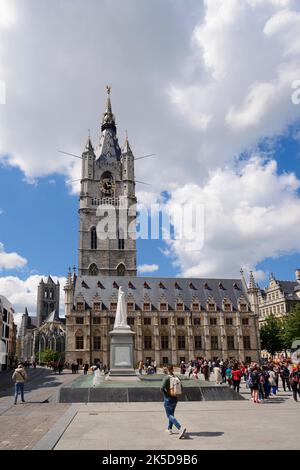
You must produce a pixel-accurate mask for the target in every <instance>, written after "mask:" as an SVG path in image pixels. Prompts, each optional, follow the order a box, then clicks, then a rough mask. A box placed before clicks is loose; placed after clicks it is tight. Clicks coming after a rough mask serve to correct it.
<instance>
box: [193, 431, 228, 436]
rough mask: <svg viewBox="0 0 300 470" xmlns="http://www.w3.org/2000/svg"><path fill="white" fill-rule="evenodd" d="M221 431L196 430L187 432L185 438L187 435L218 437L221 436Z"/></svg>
mask: <svg viewBox="0 0 300 470" xmlns="http://www.w3.org/2000/svg"><path fill="white" fill-rule="evenodd" d="M223 434H224V433H223V432H218V431H216V432H209V431H201V432H200V431H198V432H187V433H186V437H185V438H189V437H193V436H195V437H218V436H223Z"/></svg>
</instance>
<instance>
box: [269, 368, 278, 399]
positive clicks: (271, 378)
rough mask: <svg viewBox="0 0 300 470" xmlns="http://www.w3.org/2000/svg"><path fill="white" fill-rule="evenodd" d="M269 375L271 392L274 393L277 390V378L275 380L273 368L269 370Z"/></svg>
mask: <svg viewBox="0 0 300 470" xmlns="http://www.w3.org/2000/svg"><path fill="white" fill-rule="evenodd" d="M269 374H270V377H269V382H270V385H271V388H272V394H273V395H276V392H277V380H276V372H275V370H274V369H271V370H270V372H269Z"/></svg>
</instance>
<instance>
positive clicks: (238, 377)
mask: <svg viewBox="0 0 300 470" xmlns="http://www.w3.org/2000/svg"><path fill="white" fill-rule="evenodd" d="M231 375H232V378H233V380H241V378H242V372H241V371H240V369H237V370H232V371H231Z"/></svg>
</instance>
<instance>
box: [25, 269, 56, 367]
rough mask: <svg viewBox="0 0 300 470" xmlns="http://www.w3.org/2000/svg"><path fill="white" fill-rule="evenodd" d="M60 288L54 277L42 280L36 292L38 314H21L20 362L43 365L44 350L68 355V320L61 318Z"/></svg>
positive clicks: (26, 312) (26, 311)
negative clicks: (66, 352)
mask: <svg viewBox="0 0 300 470" xmlns="http://www.w3.org/2000/svg"><path fill="white" fill-rule="evenodd" d="M59 296H60V285H59V282H57V283H55V282H54V281H53V279H52V278H51V276H49V277H48V279H47V280H46V281H44V279H41V282H40V284H39V286H38V293H37V309H36V311H37V315H36V316H30V315H29V314H28V310H27V308H26V309H25V313H24V314H23V315H22V320H21V325H20V329H19V333H18V343H19V348H18V349H19V351H18V356H19V360H22V361H28V362H32V361H36V362H40V358H41V353H42V352H43V351H44V350H45V349H52V350H54V351H57V352H58V353H59V355H60V356H61V357H64V352H65V319H64V318H60V317H59Z"/></svg>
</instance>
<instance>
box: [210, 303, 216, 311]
mask: <svg viewBox="0 0 300 470" xmlns="http://www.w3.org/2000/svg"><path fill="white" fill-rule="evenodd" d="M208 310H209V312H214V311H215V310H216V306H215V304H213V303H209V304H208Z"/></svg>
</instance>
